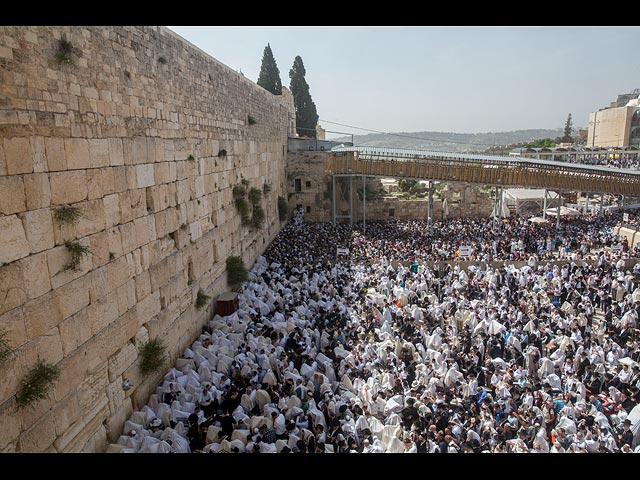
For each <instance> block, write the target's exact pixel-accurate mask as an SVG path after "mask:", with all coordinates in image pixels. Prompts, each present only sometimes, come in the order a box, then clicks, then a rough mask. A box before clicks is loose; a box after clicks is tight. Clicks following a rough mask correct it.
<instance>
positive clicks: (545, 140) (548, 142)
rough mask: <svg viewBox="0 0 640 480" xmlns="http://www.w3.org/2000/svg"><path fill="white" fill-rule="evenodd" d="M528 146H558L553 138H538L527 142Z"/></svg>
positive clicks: (526, 145)
mask: <svg viewBox="0 0 640 480" xmlns="http://www.w3.org/2000/svg"><path fill="white" fill-rule="evenodd" d="M524 146H525V147H526V148H553V147H555V146H556V144H555V143H554V141H553V140H551V139H550V138H538V139H537V140H534V141H533V142H530V143H525V144H524Z"/></svg>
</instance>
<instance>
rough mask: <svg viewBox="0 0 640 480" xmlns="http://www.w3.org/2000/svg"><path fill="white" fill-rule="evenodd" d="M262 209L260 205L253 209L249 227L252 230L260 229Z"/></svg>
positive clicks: (262, 217) (262, 216) (262, 220)
mask: <svg viewBox="0 0 640 480" xmlns="http://www.w3.org/2000/svg"><path fill="white" fill-rule="evenodd" d="M264 217H265V215H264V209H263V208H262V207H261V206H260V205H255V206H254V207H253V217H251V225H253V227H254V228H260V227H261V226H262V224H263V223H264Z"/></svg>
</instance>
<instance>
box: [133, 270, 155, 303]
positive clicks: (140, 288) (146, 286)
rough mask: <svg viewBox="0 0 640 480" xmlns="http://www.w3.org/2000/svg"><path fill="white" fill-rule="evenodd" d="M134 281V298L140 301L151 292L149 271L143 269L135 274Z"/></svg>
mask: <svg viewBox="0 0 640 480" xmlns="http://www.w3.org/2000/svg"><path fill="white" fill-rule="evenodd" d="M135 282H136V298H137V299H138V301H140V300H142V299H143V298H145V297H146V296H147V295H149V294H150V293H151V277H150V276H149V271H143V272H141V273H139V274H138V275H136V277H135Z"/></svg>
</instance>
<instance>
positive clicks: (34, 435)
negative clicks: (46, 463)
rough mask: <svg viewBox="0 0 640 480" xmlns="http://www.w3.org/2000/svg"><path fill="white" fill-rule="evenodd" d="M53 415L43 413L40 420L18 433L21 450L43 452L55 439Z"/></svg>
mask: <svg viewBox="0 0 640 480" xmlns="http://www.w3.org/2000/svg"><path fill="white" fill-rule="evenodd" d="M56 436H57V435H56V426H55V423H54V420H53V415H45V416H43V417H42V420H41V421H40V422H38V423H36V424H35V425H33V426H32V427H31V428H30V429H29V430H27V431H25V432H23V433H22V434H21V435H20V451H21V452H25V453H26V452H33V453H35V452H43V451H44V450H46V449H47V448H48V447H50V446H51V445H52V444H53V442H54V441H55V439H56Z"/></svg>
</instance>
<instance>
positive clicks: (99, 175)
mask: <svg viewBox="0 0 640 480" xmlns="http://www.w3.org/2000/svg"><path fill="white" fill-rule="evenodd" d="M113 192H115V176H114V173H113V169H112V168H94V169H91V170H87V195H88V198H89V200H93V199H95V198H102V197H104V196H105V195H109V194H111V193H113Z"/></svg>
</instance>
